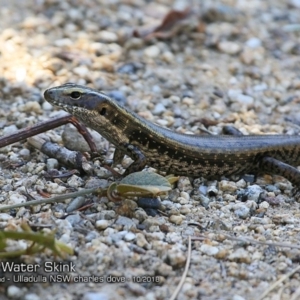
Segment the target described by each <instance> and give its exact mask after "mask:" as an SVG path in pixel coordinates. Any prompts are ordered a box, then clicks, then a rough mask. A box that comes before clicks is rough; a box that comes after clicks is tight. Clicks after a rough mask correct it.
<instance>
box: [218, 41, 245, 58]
mask: <svg viewBox="0 0 300 300" xmlns="http://www.w3.org/2000/svg"><path fill="white" fill-rule="evenodd" d="M218 49H219V50H220V51H221V52H223V53H227V54H230V55H236V54H238V53H239V52H240V51H241V47H240V45H239V44H237V43H235V42H230V41H222V42H220V43H219V44H218Z"/></svg>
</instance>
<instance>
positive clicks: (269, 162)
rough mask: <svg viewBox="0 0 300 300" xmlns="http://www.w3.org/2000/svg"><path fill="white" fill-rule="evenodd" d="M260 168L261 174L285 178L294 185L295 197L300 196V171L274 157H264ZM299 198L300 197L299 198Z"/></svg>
mask: <svg viewBox="0 0 300 300" xmlns="http://www.w3.org/2000/svg"><path fill="white" fill-rule="evenodd" d="M259 168H260V170H259V171H261V172H265V173H268V174H276V175H280V176H283V177H284V178H286V179H287V180H289V181H290V182H291V183H292V184H293V185H294V190H293V195H294V196H296V195H297V196H300V171H299V170H298V169H296V168H295V167H293V166H290V165H288V164H286V163H284V162H282V161H280V160H277V159H275V158H273V157H269V156H266V157H263V158H262V160H261V162H260V164H259ZM297 198H298V197H297Z"/></svg>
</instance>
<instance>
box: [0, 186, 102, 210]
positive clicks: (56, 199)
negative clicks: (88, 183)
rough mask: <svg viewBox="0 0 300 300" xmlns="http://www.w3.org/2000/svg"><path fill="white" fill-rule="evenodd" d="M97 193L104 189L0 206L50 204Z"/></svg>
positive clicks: (3, 207)
mask: <svg viewBox="0 0 300 300" xmlns="http://www.w3.org/2000/svg"><path fill="white" fill-rule="evenodd" d="M96 191H97V193H98V192H99V193H101V192H103V190H102V189H100V188H98V187H95V188H91V189H84V190H81V191H78V192H74V193H69V194H65V195H60V196H56V197H52V198H48V199H42V200H33V201H28V202H25V203H18V204H13V205H5V206H2V207H0V211H4V210H7V209H12V208H17V207H26V206H35V205H39V204H49V203H54V202H62V201H64V200H66V199H69V198H74V197H78V196H83V195H86V194H91V193H94V192H96Z"/></svg>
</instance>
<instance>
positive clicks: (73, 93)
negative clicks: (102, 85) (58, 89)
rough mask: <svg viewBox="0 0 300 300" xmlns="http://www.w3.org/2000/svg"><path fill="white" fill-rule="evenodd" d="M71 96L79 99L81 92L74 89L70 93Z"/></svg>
mask: <svg viewBox="0 0 300 300" xmlns="http://www.w3.org/2000/svg"><path fill="white" fill-rule="evenodd" d="M70 96H71V98H73V99H79V98H80V97H81V93H80V92H77V91H74V92H72V93H71V94H70Z"/></svg>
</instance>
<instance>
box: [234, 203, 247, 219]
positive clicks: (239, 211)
mask: <svg viewBox="0 0 300 300" xmlns="http://www.w3.org/2000/svg"><path fill="white" fill-rule="evenodd" d="M233 209H234V214H235V215H236V216H238V217H239V218H241V219H246V218H247V217H249V216H250V209H249V208H248V207H247V206H246V205H245V204H243V203H238V204H235V205H234V208H233Z"/></svg>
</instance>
